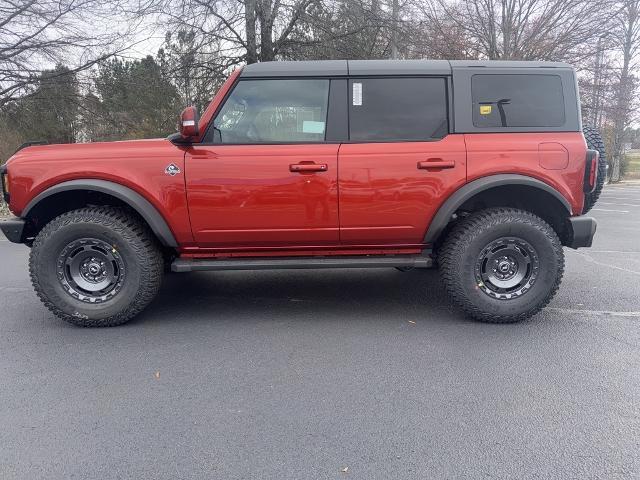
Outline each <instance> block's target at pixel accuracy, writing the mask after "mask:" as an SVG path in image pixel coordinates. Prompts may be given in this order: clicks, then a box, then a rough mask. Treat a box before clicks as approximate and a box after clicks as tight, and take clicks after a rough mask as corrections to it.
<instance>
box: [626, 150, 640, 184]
mask: <svg viewBox="0 0 640 480" xmlns="http://www.w3.org/2000/svg"><path fill="white" fill-rule="evenodd" d="M627 162H628V164H627V174H626V178H640V150H629V151H628V152H627Z"/></svg>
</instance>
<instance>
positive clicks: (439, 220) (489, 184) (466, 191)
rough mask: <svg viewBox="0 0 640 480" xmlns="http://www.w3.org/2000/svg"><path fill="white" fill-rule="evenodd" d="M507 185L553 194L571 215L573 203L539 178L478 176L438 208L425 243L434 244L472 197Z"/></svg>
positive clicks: (505, 175)
mask: <svg viewBox="0 0 640 480" xmlns="http://www.w3.org/2000/svg"><path fill="white" fill-rule="evenodd" d="M505 185H526V186H529V187H534V188H537V189H539V190H542V191H544V192H546V193H549V194H551V195H552V196H553V197H554V198H555V199H556V200H558V201H559V202H560V203H561V204H562V205H563V206H564V208H565V209H566V210H567V215H568V216H570V215H571V205H570V204H569V202H568V201H567V199H566V198H564V196H562V194H561V193H560V192H558V191H557V190H556V189H555V188H553V187H552V186H551V185H548V184H546V183H545V182H543V181H541V180H538V179H536V178H533V177H527V176H526V175H517V174H499V175H491V176H488V177H482V178H478V179H477V180H474V181H472V182H469V183H467V184H465V185H464V186H462V187H461V188H459V189H458V190H456V192H455V193H454V194H453V195H451V196H450V197H449V198H448V199H447V200H446V201H445V202H444V203H443V204H442V205H441V206H440V208H439V209H438V212H437V213H436V215H435V216H434V217H433V220H432V221H431V224H430V225H429V228H428V229H427V233H426V234H425V236H424V243H431V244H433V243H434V242H435V241H436V240H438V237H439V236H440V234H441V233H442V232H443V231H444V229H445V228H446V227H447V225H448V224H449V222H450V221H451V217H452V216H453V214H454V213H455V212H456V210H458V209H459V208H460V206H462V205H463V204H464V202H466V201H467V200H469V199H470V198H472V197H473V196H474V195H477V194H478V193H481V192H483V191H485V190H489V189H490V188H494V187H501V186H505Z"/></svg>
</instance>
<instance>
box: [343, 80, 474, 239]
mask: <svg viewBox="0 0 640 480" xmlns="http://www.w3.org/2000/svg"><path fill="white" fill-rule="evenodd" d="M349 91H350V97H349V140H350V141H349V143H345V144H343V145H342V146H341V147H340V155H339V165H340V166H339V172H338V177H339V189H340V239H341V241H342V243H343V244H362V245H380V244H385V245H416V244H421V243H422V242H423V240H424V235H425V233H426V230H427V227H428V225H429V223H430V221H431V219H432V217H433V216H434V215H435V213H436V211H437V209H438V207H439V206H440V204H441V203H442V202H443V201H444V200H445V199H446V198H447V196H448V195H450V194H451V193H453V192H454V191H455V190H457V189H458V188H459V187H460V186H462V185H463V184H464V183H465V181H466V149H465V142H464V135H454V134H449V133H448V130H449V128H448V118H447V103H448V95H447V82H446V79H445V78H442V77H397V78H391V77H386V78H375V77H369V78H354V79H351V80H349Z"/></svg>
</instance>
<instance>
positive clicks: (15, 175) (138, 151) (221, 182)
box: [8, 70, 586, 256]
mask: <svg viewBox="0 0 640 480" xmlns="http://www.w3.org/2000/svg"><path fill="white" fill-rule="evenodd" d="M239 72H240V70H237V71H236V72H234V74H232V75H231V76H230V78H229V79H228V81H227V82H226V83H225V85H224V86H223V87H222V88H221V90H220V91H219V92H218V94H217V95H216V97H215V98H214V100H213V101H212V103H211V105H210V106H209V107H208V108H207V110H206V111H205V112H204V114H203V115H202V117H201V120H200V123H199V127H200V128H199V131H200V135H201V136H202V135H204V132H206V127H207V125H208V124H209V122H210V121H211V119H212V118H213V116H214V114H215V112H216V111H217V108H218V106H219V105H220V104H221V102H222V101H223V99H224V97H225V96H226V94H227V93H228V91H229V89H230V88H231V87H232V85H233V83H234V82H235V80H236V78H237V76H238V75H239ZM585 155H586V144H585V140H584V137H583V136H582V134H581V133H579V132H559V133H548V132H545V133H508V134H502V133H501V134H498V133H493V134H492V133H489V134H450V135H448V136H446V137H445V138H443V139H442V140H440V141H434V142H399V143H343V144H330V143H327V144H308V145H299V144H298V145H213V146H211V145H209V146H206V145H193V146H178V145H175V144H173V143H171V142H170V141H169V140H164V139H158V140H138V141H125V142H113V143H95V144H76V145H50V146H34V147H29V148H26V149H23V150H21V151H20V152H18V153H17V154H16V155H15V156H14V157H12V158H11V159H10V161H9V163H8V166H9V183H10V186H11V205H10V207H11V209H12V211H13V212H14V213H15V214H16V215H20V214H21V212H22V211H23V210H24V208H25V207H26V206H27V205H28V203H29V202H30V201H31V200H32V199H33V198H34V197H35V196H36V195H38V194H39V193H41V192H43V191H44V190H46V189H47V188H48V187H51V186H53V185H55V184H57V183H60V182H63V181H67V180H74V179H103V180H109V181H112V182H116V183H120V184H122V185H124V186H127V187H129V188H131V189H133V190H135V191H136V192H138V193H139V194H140V195H142V196H143V197H145V198H146V199H147V200H148V201H149V202H151V204H153V205H154V206H155V208H156V209H157V210H158V212H159V213H160V214H161V215H162V216H163V217H164V218H165V220H166V222H167V224H168V225H169V227H170V229H171V231H172V232H173V234H174V236H175V238H176V240H177V242H178V244H179V246H180V250H181V252H182V253H183V254H185V255H186V254H188V255H196V256H234V255H242V256H247V255H271V256H273V255H287V256H289V255H331V254H336V255H342V254H354V253H360V254H380V253H417V252H419V251H421V249H422V248H423V247H424V246H425V245H424V244H423V238H424V235H425V232H426V231H427V228H428V226H429V224H430V222H431V220H432V219H433V216H434V215H435V214H436V212H437V211H438V208H439V207H440V206H441V205H442V204H443V203H444V202H445V201H446V199H447V198H448V197H449V196H450V195H452V194H453V193H454V192H455V191H456V190H457V189H459V188H460V187H461V186H462V185H464V184H465V183H467V182H469V181H472V180H474V179H477V178H480V177H484V176H488V175H493V174H500V173H516V174H520V175H528V176H530V177H534V178H537V179H539V180H541V181H543V182H545V183H547V184H548V185H550V186H552V187H553V188H555V189H556V190H557V191H558V192H560V193H561V194H562V195H563V196H564V197H565V198H566V199H567V201H568V202H569V203H570V205H571V207H572V214H573V215H578V214H580V212H581V211H582V205H583V201H584V196H583V193H582V182H583V176H584V169H585ZM170 163H173V164H175V165H176V166H178V167H179V168H180V170H181V171H182V173H181V174H178V175H175V176H169V175H166V174H165V172H164V170H165V168H166V167H167V165H169V164H170ZM292 165H293V166H294V167H292ZM295 165H298V166H297V167H295ZM309 165H315V166H316V167H318V166H326V167H322V168H319V171H306V169H308V168H310V167H309ZM316 167H311V168H314V169H316V170H318V168H316Z"/></svg>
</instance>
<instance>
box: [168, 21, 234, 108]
mask: <svg viewBox="0 0 640 480" xmlns="http://www.w3.org/2000/svg"><path fill="white" fill-rule="evenodd" d="M212 47H213V48H212ZM216 47H218V44H214V45H203V44H202V38H201V37H198V35H197V34H196V32H194V31H193V30H178V32H176V33H175V34H174V33H171V32H169V33H167V34H166V36H165V42H164V45H163V47H162V48H161V49H160V50H159V51H158V56H157V58H158V64H159V65H160V68H161V69H162V73H163V75H164V76H165V77H166V78H167V79H169V80H170V81H171V82H172V83H173V84H174V85H175V86H176V88H177V91H178V94H179V96H180V103H181V104H182V105H184V106H187V105H195V106H196V107H197V108H198V110H199V111H200V112H202V111H203V110H204V108H205V107H206V106H207V105H208V103H209V102H210V101H211V98H213V95H214V94H215V92H216V90H217V89H218V88H219V87H220V85H222V83H223V82H224V80H225V79H226V74H225V70H226V69H227V67H228V66H227V64H226V63H225V62H224V59H221V58H220V56H219V54H218V52H219V48H216Z"/></svg>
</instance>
